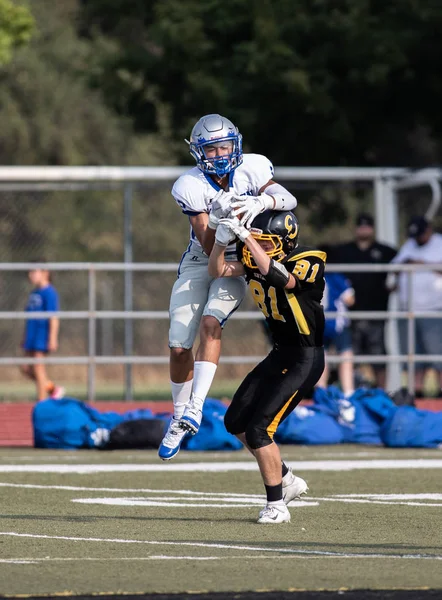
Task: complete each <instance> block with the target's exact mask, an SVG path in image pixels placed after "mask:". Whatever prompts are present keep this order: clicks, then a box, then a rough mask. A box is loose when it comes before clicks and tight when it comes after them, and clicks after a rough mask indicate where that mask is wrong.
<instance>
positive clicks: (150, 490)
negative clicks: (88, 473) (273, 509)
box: [0, 482, 265, 499]
mask: <svg viewBox="0 0 442 600" xmlns="http://www.w3.org/2000/svg"><path fill="white" fill-rule="evenodd" d="M0 487H12V488H24V489H30V490H66V491H69V492H116V493H124V494H126V493H140V494H151V493H153V494H183V495H185V496H186V495H189V496H207V495H208V494H209V495H210V496H211V497H217V496H219V497H224V496H230V497H235V498H261V499H263V498H265V496H264V495H254V494H252V495H251V494H234V493H231V492H194V491H193V490H171V489H168V490H160V489H157V488H155V489H154V488H108V487H88V486H79V485H39V484H34V483H9V482H8V483H0Z"/></svg>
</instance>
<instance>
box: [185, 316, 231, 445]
mask: <svg viewBox="0 0 442 600" xmlns="http://www.w3.org/2000/svg"><path fill="white" fill-rule="evenodd" d="M221 334H222V328H221V324H220V322H219V321H218V320H217V319H216V318H215V317H212V316H204V317H203V318H202V321H201V326H200V340H201V341H200V346H199V348H198V351H197V355H196V360H195V366H194V377H193V379H194V381H193V389H192V395H191V397H190V402H189V403H188V405H187V406H186V408H185V410H184V413H183V416H182V417H181V421H180V423H181V427H182V428H183V429H184V430H185V431H189V432H190V433H191V434H193V435H194V434H196V433H198V430H199V427H200V425H201V420H202V418H203V406H204V401H205V399H206V397H207V394H208V393H209V390H210V387H211V385H212V382H213V378H214V377H215V373H216V369H217V367H218V361H219V355H220V352H221Z"/></svg>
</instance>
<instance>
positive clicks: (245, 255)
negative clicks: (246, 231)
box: [242, 229, 285, 269]
mask: <svg viewBox="0 0 442 600" xmlns="http://www.w3.org/2000/svg"><path fill="white" fill-rule="evenodd" d="M250 231H251V234H252V237H253V238H254V239H255V240H257V241H260V240H263V241H264V240H266V241H267V240H268V241H270V242H272V244H273V248H272V249H271V250H267V251H266V254H267V256H269V257H270V258H273V259H274V260H276V261H280V260H282V259H283V258H284V256H285V252H284V250H283V249H282V240H281V238H280V237H279V235H275V234H272V233H259V232H258V230H255V231H253V229H251V230H250ZM242 262H243V264H244V265H245V266H246V267H249V268H250V269H257V268H258V267H257V265H256V263H255V260H254V258H253V256H252V253H251V252H250V250H249V249H248V248H247V246H244V248H243V249H242Z"/></svg>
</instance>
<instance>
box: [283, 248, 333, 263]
mask: <svg viewBox="0 0 442 600" xmlns="http://www.w3.org/2000/svg"><path fill="white" fill-rule="evenodd" d="M309 256H316V257H317V258H320V259H321V260H322V261H324V262H325V261H326V260H327V254H326V253H325V252H322V250H307V251H306V252H300V253H299V254H295V255H294V256H291V257H290V258H289V259H288V261H287V262H293V261H295V260H299V259H300V258H308V257H309Z"/></svg>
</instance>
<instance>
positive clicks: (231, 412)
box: [209, 211, 326, 523]
mask: <svg viewBox="0 0 442 600" xmlns="http://www.w3.org/2000/svg"><path fill="white" fill-rule="evenodd" d="M298 231H299V224H298V221H297V219H296V217H295V215H294V214H293V213H292V212H290V211H286V212H275V211H266V212H264V213H261V214H260V215H258V216H257V217H256V218H255V219H254V221H253V223H252V225H251V229H250V230H248V229H246V228H245V227H244V226H243V225H242V224H241V222H240V221H239V219H238V218H236V217H233V218H228V219H221V220H220V224H219V225H218V228H217V231H216V243H215V246H214V249H213V250H212V253H211V255H210V260H209V272H210V274H211V275H212V276H214V277H228V276H232V277H237V276H238V275H241V274H243V275H245V276H246V279H247V283H248V285H249V288H250V290H251V292H252V295H253V299H254V300H255V302H256V304H257V306H258V307H259V308H260V310H261V311H262V313H263V315H264V317H265V318H266V321H267V324H268V326H269V329H270V332H271V334H272V338H273V344H274V345H273V349H272V351H271V352H270V354H269V355H268V356H267V358H265V359H264V360H263V361H262V362H261V363H259V364H258V365H257V366H256V367H255V368H254V369H253V371H251V372H250V373H249V374H248V375H247V377H246V378H245V379H244V381H243V382H242V384H241V385H240V387H239V388H238V390H237V391H236V393H235V394H234V397H233V399H232V402H231V404H230V406H229V409H228V411H227V413H226V416H225V425H226V429H227V431H229V432H230V433H233V434H234V435H236V436H237V437H238V438H239V439H240V440H241V441H242V442H243V443H244V445H245V446H246V447H247V448H248V449H249V450H250V452H252V454H253V455H254V456H255V458H256V460H257V462H258V465H259V469H260V471H261V476H262V478H263V481H264V485H265V488H266V493H267V504H266V506H265V508H264V509H263V510H262V511H261V512H260V515H259V518H258V523H284V522H288V521H290V513H289V511H288V509H287V506H286V504H288V502H289V501H290V500H292V499H293V498H295V497H299V496H300V494H301V493H305V492H306V490H307V484H306V483H305V482H304V480H302V479H301V478H299V477H295V476H294V475H293V474H292V473H291V471H289V470H288V469H287V467H286V466H285V464H284V463H282V461H281V455H280V453H279V448H278V446H277V445H276V444H275V443H274V442H273V436H274V434H275V432H276V429H277V427H278V425H279V424H280V423H281V422H282V421H283V420H284V419H286V418H287V416H288V415H289V414H290V413H291V412H292V410H293V409H294V408H295V407H296V406H297V404H298V403H299V402H300V400H301V399H302V397H303V394H304V393H305V391H306V390H310V389H312V388H313V386H314V385H315V383H316V382H317V381H318V379H319V377H320V376H321V374H322V371H323V369H324V348H323V332H324V312H323V308H322V306H321V299H322V294H323V291H324V268H325V261H326V254H325V252H322V251H321V250H317V249H314V248H309V247H306V246H299V245H298ZM234 236H235V237H236V238H238V240H239V244H238V253H239V256H240V258H241V260H240V261H235V262H230V261H226V260H225V257H224V250H225V247H226V245H227V244H228V243H230V242H231V241H232V238H233V237H234ZM281 464H282V472H281ZM284 479H285V480H288V481H286V484H287V485H285V486H284ZM284 488H288V489H285V490H284ZM284 492H285V493H284Z"/></svg>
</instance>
